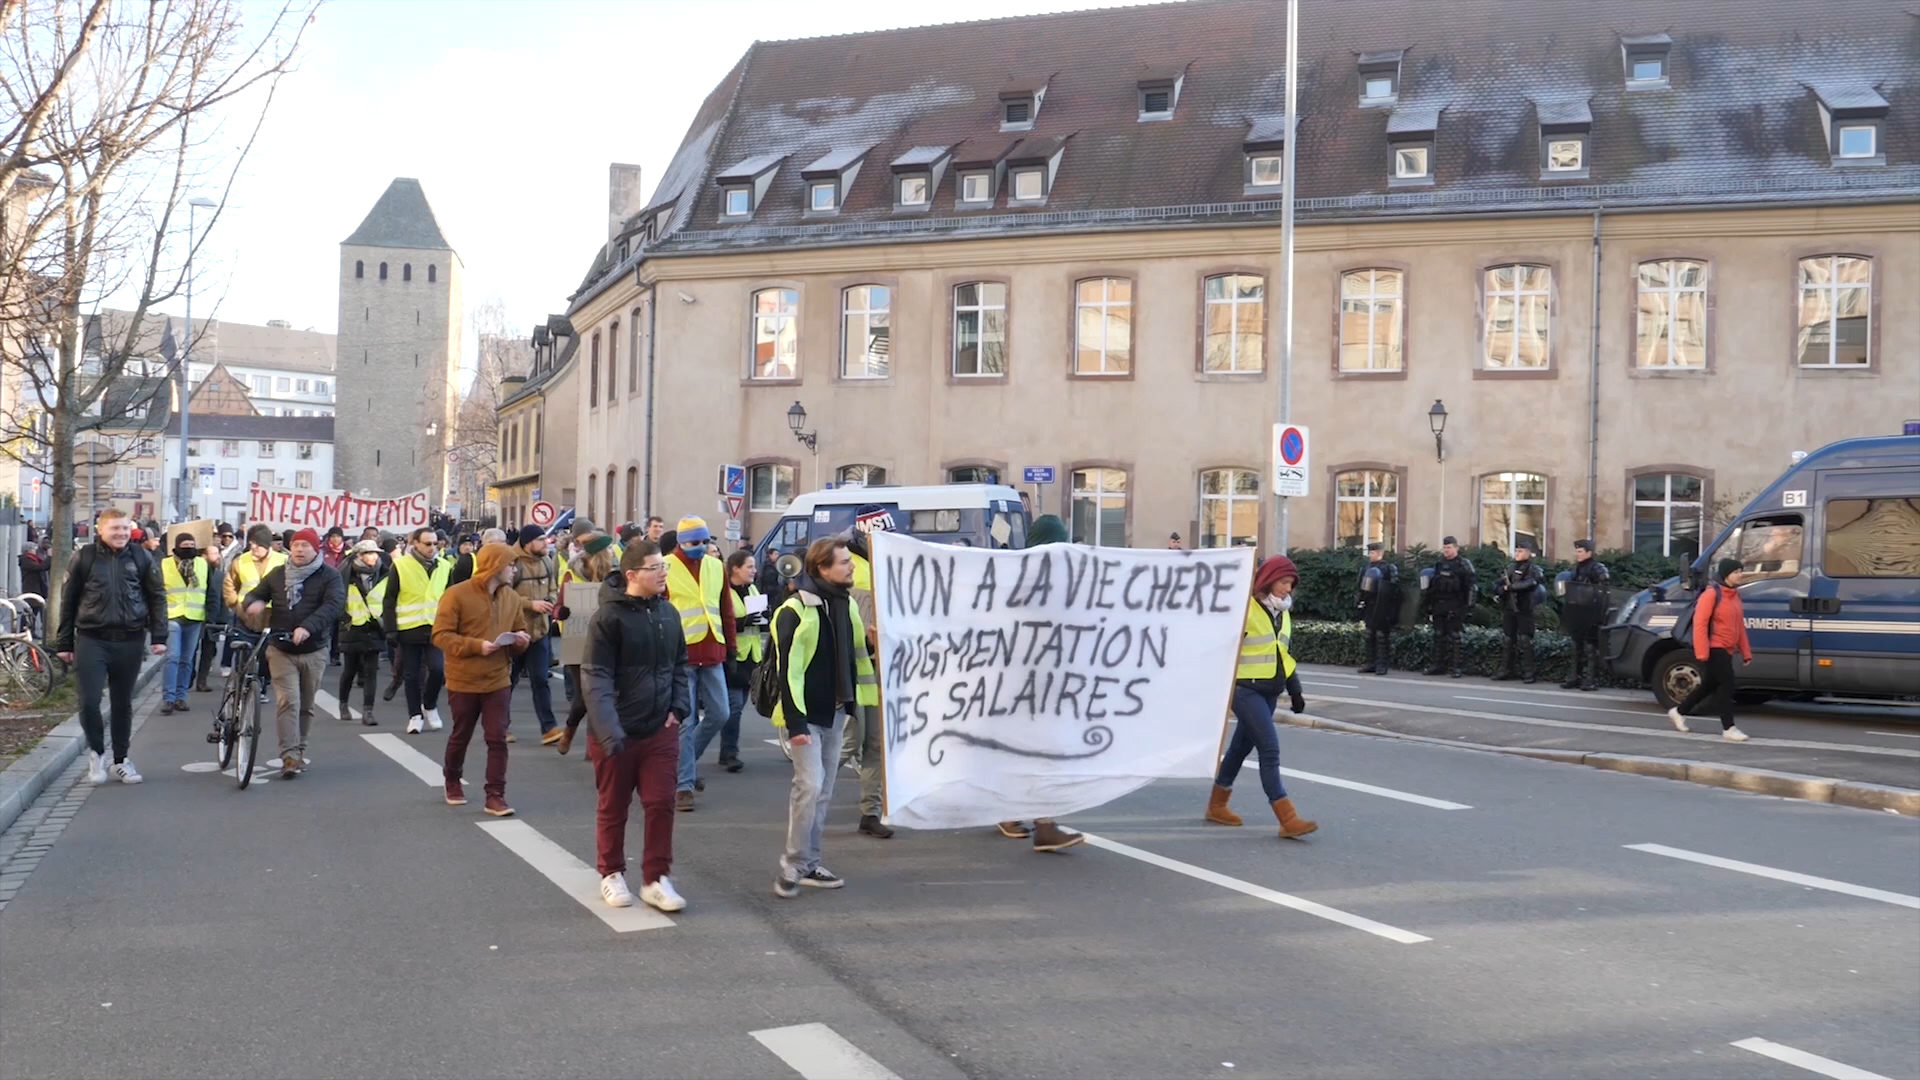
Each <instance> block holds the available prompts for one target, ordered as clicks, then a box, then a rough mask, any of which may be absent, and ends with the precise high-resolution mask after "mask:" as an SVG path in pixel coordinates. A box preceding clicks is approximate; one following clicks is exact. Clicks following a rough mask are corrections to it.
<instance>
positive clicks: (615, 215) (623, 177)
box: [607, 161, 646, 244]
mask: <svg viewBox="0 0 1920 1080" xmlns="http://www.w3.org/2000/svg"><path fill="white" fill-rule="evenodd" d="M645 196H646V193H645V192H644V191H642V190H641V189H640V166H638V165H623V164H621V163H620V162H617V161H616V162H614V163H613V164H611V165H609V166H607V242H608V243H609V244H611V243H612V242H613V239H614V237H616V236H619V235H620V228H621V226H623V225H625V224H626V223H627V219H628V218H631V217H632V216H633V215H635V214H637V213H639V212H640V211H641V210H643V209H645V208H646V204H645V203H644V202H642V201H641V200H642V199H643V198H645Z"/></svg>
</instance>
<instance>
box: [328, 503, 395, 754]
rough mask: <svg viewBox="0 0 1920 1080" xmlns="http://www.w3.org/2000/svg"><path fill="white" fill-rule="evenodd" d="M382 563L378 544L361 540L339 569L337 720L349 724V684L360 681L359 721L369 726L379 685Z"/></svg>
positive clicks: (383, 641) (382, 641) (383, 645)
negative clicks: (342, 598)
mask: <svg viewBox="0 0 1920 1080" xmlns="http://www.w3.org/2000/svg"><path fill="white" fill-rule="evenodd" d="M386 571H387V567H386V562H385V561H384V560H383V559H382V558H381V556H380V545H379V544H378V543H376V542H375V541H372V540H362V541H360V542H359V543H357V544H355V545H353V547H352V548H351V549H350V550H349V551H348V552H347V561H346V563H345V565H343V566H342V567H341V568H340V571H339V573H340V576H341V580H342V581H343V582H344V585H345V588H346V598H347V607H346V614H345V615H344V616H343V617H342V618H341V620H340V633H339V634H338V635H336V636H337V637H339V638H340V646H339V649H340V653H341V655H342V657H344V658H345V660H346V663H345V665H344V666H342V667H341V669H340V691H339V693H338V694H337V695H335V696H337V697H338V698H339V699H340V719H342V720H344V721H346V722H348V723H352V722H353V719H354V717H353V707H352V703H353V684H354V681H355V680H356V679H357V680H359V682H360V722H361V723H362V724H364V725H366V726H367V727H373V726H374V725H376V724H378V723H379V721H378V720H375V719H374V716H373V689H374V686H375V685H376V684H378V683H379V682H380V653H381V651H382V650H384V649H385V648H386V644H387V641H386V634H385V633H384V632H383V631H382V630H381V628H380V597H381V595H382V594H383V593H384V592H385V591H386V590H385V588H384V587H383V586H384V585H385V584H386V582H385V581H384V580H383V579H384V578H385V577H386Z"/></svg>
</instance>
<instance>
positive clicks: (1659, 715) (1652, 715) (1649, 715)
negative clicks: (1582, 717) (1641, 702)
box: [1453, 694, 1667, 720]
mask: <svg viewBox="0 0 1920 1080" xmlns="http://www.w3.org/2000/svg"><path fill="white" fill-rule="evenodd" d="M1453 696H1454V697H1455V698H1456V699H1458V700H1460V701H1486V702H1490V703H1492V704H1495V705H1532V706H1534V707H1536V708H1541V709H1572V710H1574V711H1575V712H1604V713H1619V714H1620V715H1622V716H1638V717H1643V718H1646V719H1658V720H1664V719H1666V718H1667V714H1666V713H1663V712H1648V711H1646V710H1644V709H1609V708H1606V707H1605V706H1601V705H1555V704H1552V703H1551V702H1546V701H1522V700H1513V699H1508V698H1497V697H1474V696H1473V695H1471V694H1455V695H1453Z"/></svg>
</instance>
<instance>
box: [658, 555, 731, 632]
mask: <svg viewBox="0 0 1920 1080" xmlns="http://www.w3.org/2000/svg"><path fill="white" fill-rule="evenodd" d="M726 578H727V568H726V567H725V566H722V565H721V564H720V560H719V559H716V558H714V557H713V556H711V555H702V556H701V557H700V580H699V581H695V580H694V579H693V573H692V572H691V571H689V570H688V569H687V564H686V562H685V560H683V559H681V558H680V557H679V555H678V554H674V553H669V554H668V555H667V599H668V600H670V601H672V602H673V606H674V607H676V608H678V609H680V630H681V632H682V633H683V634H685V635H686V639H687V644H689V645H693V644H696V643H698V642H702V641H705V640H707V637H708V635H712V636H713V637H717V638H721V639H723V640H724V639H725V638H726V636H727V632H726V630H725V628H724V627H722V626H721V623H720V590H721V589H724V588H726V587H727V584H726Z"/></svg>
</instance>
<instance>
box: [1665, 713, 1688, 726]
mask: <svg viewBox="0 0 1920 1080" xmlns="http://www.w3.org/2000/svg"><path fill="white" fill-rule="evenodd" d="M1667 719H1669V720H1671V721H1673V730H1675V731H1686V730H1687V718H1686V717H1684V716H1681V715H1680V710H1679V709H1668V710H1667Z"/></svg>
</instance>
